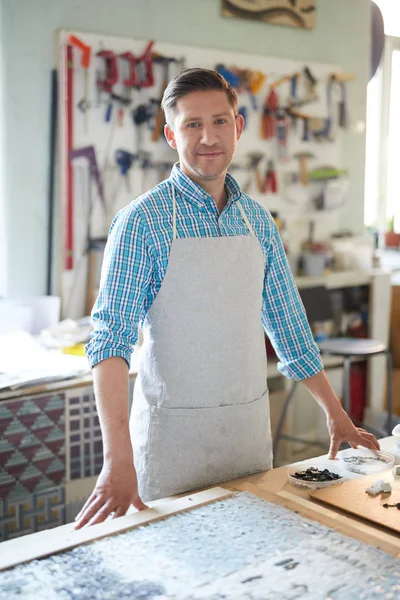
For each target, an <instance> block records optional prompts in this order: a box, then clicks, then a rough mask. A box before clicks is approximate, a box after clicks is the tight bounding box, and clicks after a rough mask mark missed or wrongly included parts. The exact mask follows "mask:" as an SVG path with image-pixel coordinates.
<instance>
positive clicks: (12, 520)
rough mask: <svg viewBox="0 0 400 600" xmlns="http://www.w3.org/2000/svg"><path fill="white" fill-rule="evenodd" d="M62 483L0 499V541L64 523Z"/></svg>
mask: <svg viewBox="0 0 400 600" xmlns="http://www.w3.org/2000/svg"><path fill="white" fill-rule="evenodd" d="M65 514H66V510H65V490H64V486H59V487H56V488H55V487H53V488H50V489H47V490H43V491H41V492H34V493H33V494H26V495H25V496H24V497H21V498H20V499H19V500H15V501H12V500H11V501H10V500H3V501H1V502H0V542H4V541H5V540H10V539H12V538H16V537H19V536H21V535H26V534H27V533H35V532H36V531H43V530H44V529H50V528H52V527H57V526H58V525H64V524H65V523H66V520H65Z"/></svg>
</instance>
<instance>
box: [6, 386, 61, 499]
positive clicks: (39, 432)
mask: <svg viewBox="0 0 400 600" xmlns="http://www.w3.org/2000/svg"><path fill="white" fill-rule="evenodd" d="M64 478H65V395H64V394H50V395H45V396H38V397H28V398H22V399H18V400H10V401H4V402H1V403H0V499H1V500H2V501H5V500H7V502H11V503H12V502H16V501H19V500H20V499H21V498H25V497H26V496H27V495H29V494H33V493H34V492H42V491H43V490H47V489H49V488H54V487H55V486H59V485H60V484H62V483H64Z"/></svg>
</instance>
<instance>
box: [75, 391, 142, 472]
mask: <svg viewBox="0 0 400 600" xmlns="http://www.w3.org/2000/svg"><path fill="white" fill-rule="evenodd" d="M133 388H134V380H130V383H129V410H130V407H131V403H132V395H133ZM66 407H67V408H66V410H67V439H68V441H69V451H68V456H67V481H72V480H75V479H83V478H86V477H92V476H93V475H98V474H99V473H100V471H101V468H102V466H103V442H102V438H101V430H100V422H99V417H98V414H97V409H96V401H95V397H94V390H93V387H92V386H90V387H86V388H77V389H73V390H71V391H70V392H68V393H67V400H66Z"/></svg>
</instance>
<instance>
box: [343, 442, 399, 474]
mask: <svg viewBox="0 0 400 600" xmlns="http://www.w3.org/2000/svg"><path fill="white" fill-rule="evenodd" d="M338 459H339V464H340V465H341V467H342V469H345V470H346V471H350V472H351V473H358V474H359V475H369V474H370V473H378V472H379V471H384V470H385V469H389V468H391V467H393V465H394V456H393V454H389V452H382V450H368V448H356V449H353V448H347V449H346V450H341V451H340V452H338Z"/></svg>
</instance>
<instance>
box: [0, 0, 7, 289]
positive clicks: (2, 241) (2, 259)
mask: <svg viewBox="0 0 400 600" xmlns="http://www.w3.org/2000/svg"><path fill="white" fill-rule="evenodd" d="M2 22H3V5H2V4H0V31H1V24H2ZM4 96H5V94H4V49H3V46H2V44H1V42H0V298H1V297H4V296H6V294H7V290H6V279H7V277H6V265H7V259H6V250H7V243H6V193H5V191H6V183H5V169H4V162H5V161H4V157H5V136H4V135H1V132H2V131H3V132H4V123H5V119H4V112H5V106H4Z"/></svg>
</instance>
